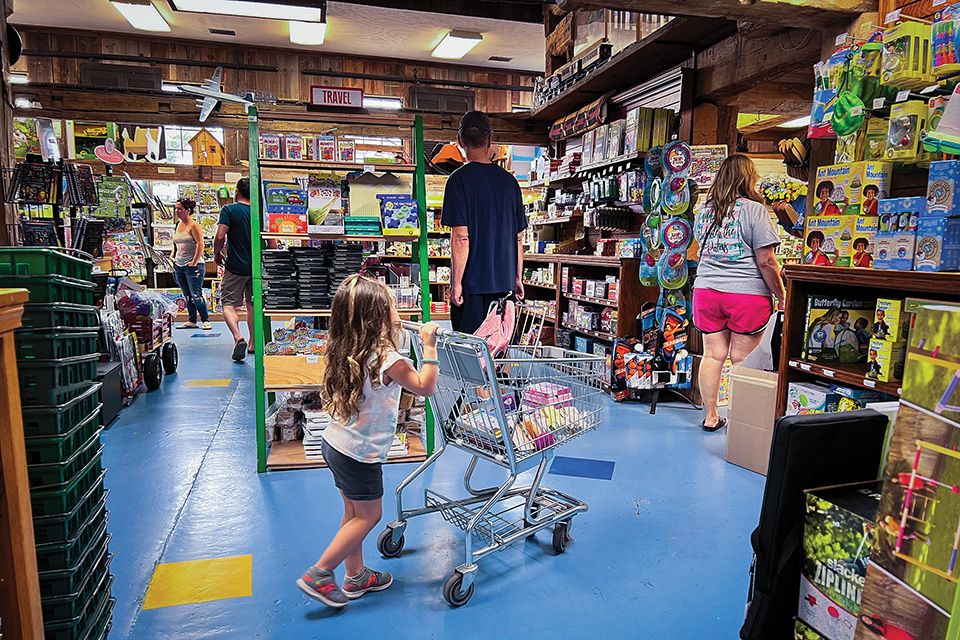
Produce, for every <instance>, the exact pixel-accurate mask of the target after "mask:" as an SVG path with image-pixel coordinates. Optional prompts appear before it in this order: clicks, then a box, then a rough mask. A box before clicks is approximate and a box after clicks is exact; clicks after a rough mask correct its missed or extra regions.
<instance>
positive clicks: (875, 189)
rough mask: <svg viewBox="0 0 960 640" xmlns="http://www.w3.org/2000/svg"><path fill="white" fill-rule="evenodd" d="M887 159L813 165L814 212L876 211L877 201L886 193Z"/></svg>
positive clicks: (823, 213) (888, 183)
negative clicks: (885, 160) (814, 177)
mask: <svg viewBox="0 0 960 640" xmlns="http://www.w3.org/2000/svg"><path fill="white" fill-rule="evenodd" d="M892 169H893V165H891V164H890V163H887V162H854V163H852V164H840V165H830V166H825V167H819V168H818V169H817V180H816V188H815V190H814V195H815V196H816V199H815V204H814V215H818V216H819V215H841V214H844V215H857V214H862V215H877V201H878V200H881V199H883V198H886V197H887V196H888V194H889V193H890V172H891V170H892Z"/></svg>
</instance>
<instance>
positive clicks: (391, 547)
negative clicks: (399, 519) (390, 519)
mask: <svg viewBox="0 0 960 640" xmlns="http://www.w3.org/2000/svg"><path fill="white" fill-rule="evenodd" d="M377 551H379V552H380V554H381V555H382V556H383V557H384V558H396V557H397V556H398V555H400V552H401V551H403V535H401V536H400V537H399V538H398V539H397V541H396V542H394V541H393V530H391V529H384V530H383V532H382V533H381V534H380V536H379V537H378V538H377Z"/></svg>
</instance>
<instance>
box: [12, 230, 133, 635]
mask: <svg viewBox="0 0 960 640" xmlns="http://www.w3.org/2000/svg"><path fill="white" fill-rule="evenodd" d="M91 270H92V265H91V263H90V262H88V261H85V260H81V259H79V258H75V257H73V256H69V255H66V254H64V253H61V252H59V251H56V250H53V249H40V248H19V247H18V248H0V288H8V287H9V288H23V289H27V290H29V291H30V301H29V303H27V304H26V305H24V313H23V321H22V327H21V328H20V329H17V330H16V332H15V343H16V351H17V354H16V355H17V371H18V377H19V381H20V403H21V406H22V407H23V432H24V436H25V439H26V451H27V475H28V477H29V480H30V502H31V506H32V507H33V529H34V536H35V538H36V545H37V569H38V570H39V572H40V597H41V604H42V610H43V624H44V632H45V636H46V640H99V639H101V638H105V637H106V636H107V633H108V632H109V631H110V625H111V618H112V616H113V605H114V602H115V599H114V598H112V597H111V595H110V591H111V587H112V585H113V577H112V576H111V575H110V562H111V560H112V558H113V556H112V555H111V554H110V553H109V551H108V546H109V543H110V534H109V533H107V518H108V512H107V508H106V500H107V492H106V491H105V490H104V475H105V470H104V468H103V462H102V457H101V456H102V453H103V446H102V445H101V443H100V432H101V426H100V393H99V391H100V385H99V384H97V383H96V382H94V378H96V375H97V361H98V360H99V359H100V354H99V350H98V331H99V326H100V320H99V316H98V314H97V309H96V307H94V306H93V293H94V284H93V282H92V273H91Z"/></svg>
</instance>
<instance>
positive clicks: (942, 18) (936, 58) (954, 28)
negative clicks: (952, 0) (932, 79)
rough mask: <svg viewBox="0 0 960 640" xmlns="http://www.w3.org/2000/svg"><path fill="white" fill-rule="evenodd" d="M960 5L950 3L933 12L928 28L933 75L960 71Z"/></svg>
mask: <svg viewBox="0 0 960 640" xmlns="http://www.w3.org/2000/svg"><path fill="white" fill-rule="evenodd" d="M958 39H960V7H958V6H957V5H955V4H954V5H950V6H949V7H944V8H943V9H940V10H939V11H937V12H936V13H934V14H933V26H932V27H931V28H930V48H931V53H932V58H931V63H932V70H933V73H934V75H937V76H944V75H950V74H954V73H957V72H958V71H960V47H958V44H960V42H958Z"/></svg>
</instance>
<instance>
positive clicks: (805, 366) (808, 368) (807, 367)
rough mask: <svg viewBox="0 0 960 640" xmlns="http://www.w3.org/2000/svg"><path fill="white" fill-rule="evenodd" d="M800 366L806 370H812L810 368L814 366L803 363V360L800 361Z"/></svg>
mask: <svg viewBox="0 0 960 640" xmlns="http://www.w3.org/2000/svg"><path fill="white" fill-rule="evenodd" d="M800 368H801V369H803V370H804V371H810V370H812V368H813V367H811V366H810V365H808V364H803V363H802V362H801V363H800Z"/></svg>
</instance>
